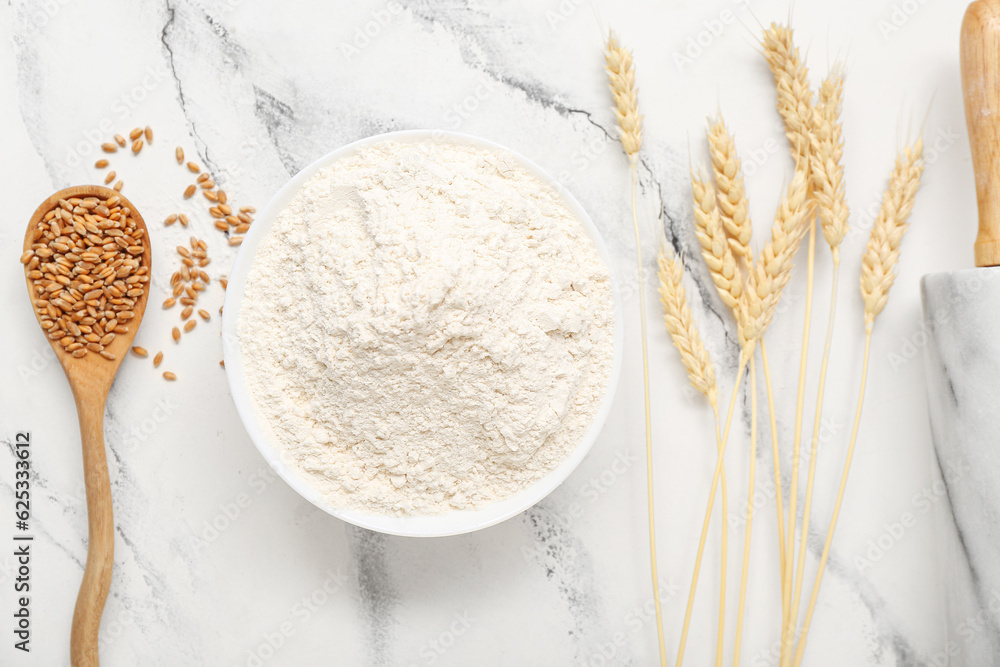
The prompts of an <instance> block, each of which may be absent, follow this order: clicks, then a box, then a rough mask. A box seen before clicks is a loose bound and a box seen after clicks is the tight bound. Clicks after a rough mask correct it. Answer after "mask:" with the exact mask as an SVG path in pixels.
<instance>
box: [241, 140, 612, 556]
mask: <svg viewBox="0 0 1000 667" xmlns="http://www.w3.org/2000/svg"><path fill="white" fill-rule="evenodd" d="M384 141H397V142H400V143H428V142H442V141H444V142H447V143H453V144H460V145H466V146H476V147H479V148H485V149H490V150H501V151H504V152H506V153H508V154H510V155H512V156H513V157H514V158H515V159H516V160H517V162H518V163H519V164H520V165H521V166H522V167H524V168H525V169H527V170H528V171H529V172H531V173H532V174H534V175H535V176H536V177H537V178H539V179H540V180H542V181H543V182H544V183H546V184H548V185H549V186H550V187H551V188H552V189H553V190H554V191H555V192H556V194H557V195H558V197H559V198H560V200H561V201H562V202H563V204H564V205H565V206H566V207H567V208H568V209H569V210H570V211H571V212H572V213H573V215H574V216H575V217H576V218H577V220H579V222H580V224H581V225H583V227H584V229H585V231H586V233H587V235H588V236H589V237H590V238H591V240H592V241H593V243H594V245H595V247H596V248H597V252H598V255H599V256H600V258H601V260H602V261H603V262H604V264H605V266H606V268H607V270H608V274H609V276H610V287H611V297H612V301H613V308H614V332H613V343H612V344H613V350H612V361H611V369H610V372H609V373H608V382H607V385H606V388H605V392H604V397H603V398H602V399H601V404H600V406H599V408H598V410H597V412H595V414H594V417H593V420H592V421H591V424H590V426H589V427H588V428H587V430H586V431H585V432H584V434H583V436H582V438H581V439H580V441H579V442H578V443H577V445H576V447H575V448H574V449H573V450H572V451H571V452H570V454H569V455H568V456H567V457H566V458H565V459H563V461H562V462H561V463H560V464H559V465H558V466H556V467H555V468H554V469H552V470H551V471H549V473H548V474H546V475H545V476H543V477H542V478H540V479H538V480H537V481H535V482H534V483H532V484H531V485H530V486H528V487H526V488H524V489H522V490H521V491H519V492H518V493H516V494H514V495H513V496H510V497H509V498H505V499H503V500H500V501H497V502H493V503H490V504H488V505H486V506H484V507H482V508H481V509H478V510H453V511H449V512H446V513H443V514H435V515H420V516H395V515H386V514H375V513H371V512H364V511H361V510H354V509H343V508H338V507H334V506H331V505H330V504H329V503H328V502H327V501H326V499H325V498H324V496H323V494H322V493H320V492H319V490H317V489H315V488H313V487H312V486H311V485H310V484H309V483H308V482H307V481H306V479H305V478H304V477H303V476H302V475H301V474H299V473H298V472H297V471H296V470H295V469H294V468H293V467H292V466H290V465H288V464H286V463H285V462H284V460H283V459H282V457H281V454H280V453H279V449H278V448H277V447H276V446H275V445H274V444H273V443H272V442H271V439H270V438H269V437H268V436H267V435H266V431H265V430H264V429H263V428H262V426H261V424H260V423H259V419H258V415H257V411H256V409H255V407H254V401H253V399H252V397H251V396H250V392H249V388H248V386H247V384H246V375H245V372H244V365H243V357H242V353H241V350H240V345H239V337H238V329H237V327H238V324H239V314H240V306H241V305H242V301H243V294H244V290H245V287H246V279H247V275H248V274H249V271H250V268H251V267H252V265H253V260H254V257H255V256H256V250H257V247H258V246H259V245H260V242H261V240H262V239H263V238H264V237H265V236H266V235H267V233H268V232H269V231H270V229H271V227H272V225H273V224H274V221H275V218H276V217H277V215H278V214H279V213H280V212H281V211H282V210H283V209H284V208H285V206H286V205H287V204H288V202H289V201H290V200H291V199H292V198H293V197H294V195H295V193H297V192H298V191H299V190H300V189H301V187H302V186H303V185H304V184H305V182H306V181H307V180H309V179H310V178H311V177H312V176H313V175H314V174H315V173H316V172H317V171H319V170H320V169H322V168H324V167H326V166H328V165H331V164H333V163H335V162H338V161H340V160H342V159H344V158H346V157H348V156H350V155H352V154H354V153H356V152H357V151H359V150H361V149H363V148H367V147H368V146H372V145H374V144H377V143H381V142H384ZM228 280H229V282H228V286H227V288H226V296H225V301H224V305H223V314H222V350H223V359H224V363H225V371H226V377H227V379H228V382H229V388H230V394H231V396H232V398H233V402H234V403H235V405H236V411H237V413H238V414H239V417H240V421H242V422H243V426H244V428H245V429H246V431H247V434H248V435H249V436H250V440H251V441H252V442H253V443H254V446H255V447H256V448H257V451H258V452H260V454H261V456H263V457H264V459H265V460H266V461H267V463H268V465H270V466H271V468H272V469H273V470H274V472H275V473H277V475H278V476H279V477H280V478H281V479H283V480H284V481H285V483H286V484H288V485H289V486H290V487H292V489H294V490H295V491H296V492H297V493H298V494H299V495H300V496H302V497H303V498H305V499H306V500H308V501H309V502H311V503H312V504H313V505H315V506H316V507H318V508H319V509H321V510H323V511H324V512H326V513H327V514H330V515H332V516H335V517H337V518H338V519H341V520H342V521H346V522H348V523H350V524H353V525H355V526H359V527H361V528H366V529H368V530H373V531H376V532H379V533H386V534H389V535H398V536H404V537H446V536H451V535H461V534H465V533H471V532H474V531H477V530H481V529H483V528H487V527H489V526H493V525H496V524H498V523H501V522H503V521H506V520H507V519H510V518H511V517H514V516H517V515H518V514H521V513H522V512H524V511H526V510H528V509H530V508H531V507H532V506H534V505H535V504H537V503H538V502H540V501H541V500H542V499H544V498H545V497H546V496H548V495H549V494H550V493H551V492H552V491H554V490H555V489H556V488H557V487H558V486H559V485H560V484H562V483H563V482H564V481H566V479H567V478H568V477H569V476H570V474H572V472H573V471H574V470H575V469H576V468H577V466H578V465H579V464H580V462H581V461H583V459H584V457H586V455H587V454H588V453H589V452H590V450H591V448H592V447H593V444H594V442H595V441H596V440H597V438H598V436H599V435H600V432H601V430H602V429H603V427H604V423H605V422H606V420H607V417H608V414H609V413H610V411H611V405H612V403H613V401H614V396H615V393H616V390H617V387H618V382H619V378H620V376H621V370H622V357H623V348H624V338H625V336H624V323H623V318H622V305H621V294H620V292H619V285H618V281H617V277H616V275H615V271H614V264H613V263H612V261H611V256H610V253H609V252H608V249H607V247H606V246H605V244H604V241H603V239H602V238H601V235H600V233H599V232H598V230H597V227H596V225H594V222H593V220H592V219H591V218H590V216H589V215H588V214H587V212H586V211H585V210H584V208H583V207H582V206H581V205H580V203H579V202H578V201H577V200H576V198H575V197H573V195H572V194H571V193H570V192H569V191H568V190H566V188H565V187H563V186H562V185H561V184H560V183H559V182H558V181H556V180H555V179H554V178H552V176H550V175H549V174H548V173H547V172H545V171H544V170H543V169H542V168H541V167H539V166H538V165H536V164H535V163H534V162H532V161H531V160H530V159H528V158H527V157H525V156H524V155H522V154H520V153H518V152H517V151H514V150H511V149H509V148H507V147H505V146H502V145H500V144H497V143H495V142H492V141H489V140H486V139H482V138H480V137H476V136H473V135H470V134H464V133H461V132H452V131H445V130H401V131H396V132H386V133H382V134H376V135H372V136H369V137H365V138H363V139H359V140H357V141H354V142H351V143H349V144H346V145H344V146H341V147H340V148H337V149H336V150H333V151H331V152H329V153H327V154H325V155H323V156H322V157H320V158H319V159H317V160H315V161H313V162H312V163H310V164H309V165H308V166H306V167H305V168H303V169H302V170H301V171H299V172H298V173H297V174H296V175H295V176H293V177H292V178H291V179H289V180H288V182H286V183H285V184H284V185H283V186H282V187H281V189H279V190H278V192H276V193H275V194H274V196H273V197H271V199H270V201H269V202H268V204H267V206H265V207H264V208H263V209H262V210H261V211H260V213H259V214H258V215H257V217H256V218H255V220H254V224H253V225H252V226H251V227H250V230H249V231H248V232H247V234H246V236H245V237H244V240H243V243H242V245H241V246H240V249H239V251H238V253H237V256H236V261H235V263H234V264H233V268H232V270H231V271H230V273H229V279H228Z"/></svg>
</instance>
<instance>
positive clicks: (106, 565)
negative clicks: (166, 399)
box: [24, 185, 152, 667]
mask: <svg viewBox="0 0 1000 667" xmlns="http://www.w3.org/2000/svg"><path fill="white" fill-rule="evenodd" d="M113 195H117V196H118V197H119V198H120V199H121V204H122V206H127V207H129V208H130V209H131V213H130V214H129V216H130V217H132V218H134V219H135V222H136V226H137V227H138V228H139V229H142V230H144V239H145V240H144V243H143V247H144V250H143V253H142V265H143V266H147V267H150V270H151V267H152V265H151V258H150V248H149V245H150V241H149V232H148V230H146V223H145V222H144V221H143V219H142V216H141V215H139V212H138V211H137V210H136V208H135V206H133V205H132V203H131V202H130V201H128V199H126V198H125V197H122V196H121V194H119V193H117V192H115V191H114V190H111V189H109V188H105V187H100V186H97V185H82V186H77V187H72V188H67V189H65V190H60V191H59V192H57V193H55V194H54V195H52V196H51V197H49V198H48V199H46V200H45V201H44V202H43V203H42V205H41V206H39V207H38V208H37V209H36V210H35V213H34V214H33V215H32V216H31V220H30V222H28V230H27V233H26V234H25V237H24V249H25V250H26V251H27V250H30V249H31V245H32V244H33V243H34V230H35V229H36V227H37V225H38V222H39V221H41V220H42V219H43V218H44V217H45V214H46V213H48V212H49V211H51V210H52V209H54V208H57V207H58V206H59V200H60V199H69V198H71V197H81V198H82V197H99V198H101V199H102V200H104V199H107V198H109V197H111V196H113ZM27 283H28V296H29V298H30V299H31V302H32V305H33V306H36V308H35V309H34V310H35V317H36V318H38V320H39V323H40V322H41V319H42V318H41V316H40V315H39V314H38V309H37V298H36V293H35V289H34V285H33V283H32V280H31V279H30V278H27ZM148 297H149V283H145V288H144V290H143V294H142V295H141V296H139V297H137V298H136V304H135V308H134V309H133V311H132V312H134V313H135V317H134V318H133V319H132V320H131V322H130V324H129V327H128V329H129V330H128V333H123V334H119V335H117V336H116V337H115V339H114V340H113V341H111V342H110V344H109V345H108V346H107V348H106V349H107V350H108V351H109V352H111V353H112V354H114V355H115V358H114V359H113V360H108V359H105V358H104V357H102V356H100V355H99V354H87V355H86V356H84V357H82V358H76V357H73V356H72V355H71V354H70V353H68V352H66V351H65V350H64V349H63V347H62V345H60V344H59V341H54V340H51V339H50V338H49V337H48V336H46V340H48V341H49V343H50V344H51V345H52V349H53V351H54V352H55V354H56V358H58V359H59V363H60V364H62V367H63V370H64V371H65V372H66V379H67V380H69V386H70V388H71V389H72V390H73V397H74V398H75V399H76V412H77V415H78V417H79V419H80V439H81V441H82V443H83V473H84V480H85V483H86V488H87V519H88V522H89V530H88V539H87V566H86V568H85V569H84V571H83V583H81V584H80V593H79V594H78V595H77V598H76V609H75V610H74V611H73V629H72V632H71V634H70V658H71V662H72V664H73V667H93V666H96V665H98V664H99V659H98V653H97V639H98V632H99V631H100V627H101V614H102V613H103V611H104V603H105V601H106V600H107V598H108V590H109V588H110V587H111V570H112V567H113V566H114V551H115V528H114V517H113V514H112V507H111V482H110V480H109V478H108V461H107V457H106V455H105V452H104V406H105V403H106V401H107V398H108V390H109V389H111V383H112V381H113V380H114V379H115V374H116V373H117V372H118V367H119V366H120V365H121V362H122V360H123V359H124V358H125V355H126V354H127V353H128V351H129V348H130V347H131V345H132V340H133V339H134V338H135V333H136V331H137V330H138V329H139V323H140V322H141V321H142V315H143V313H144V312H145V311H146V301H147V300H148Z"/></svg>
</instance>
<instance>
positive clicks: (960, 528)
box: [921, 0, 1000, 667]
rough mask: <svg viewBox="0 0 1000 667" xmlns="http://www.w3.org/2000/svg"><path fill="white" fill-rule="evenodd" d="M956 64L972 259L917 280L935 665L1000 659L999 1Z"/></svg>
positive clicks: (974, 27) (986, 11) (989, 0)
mask: <svg viewBox="0 0 1000 667" xmlns="http://www.w3.org/2000/svg"><path fill="white" fill-rule="evenodd" d="M961 63H962V89H963V92H964V95H965V120H966V125H967V126H968V130H969V140H970V144H971V148H972V163H973V168H974V170H975V175H976V196H977V199H978V203H979V234H978V236H977V237H976V243H975V262H976V267H977V268H975V269H969V270H964V271H955V272H949V273H939V274H934V275H929V276H925V277H924V279H923V282H922V284H921V288H922V295H923V307H924V323H925V328H926V330H927V332H928V345H927V354H926V364H927V382H928V402H929V411H930V420H931V430H932V435H933V439H934V447H935V450H936V454H937V459H938V464H939V466H940V469H941V473H942V477H943V479H944V483H945V485H946V488H947V495H948V498H949V499H950V502H951V508H952V512H953V514H954V520H955V528H954V530H957V533H958V535H957V538H958V539H953V540H948V541H947V542H949V543H951V544H953V545H955V546H954V547H952V551H951V553H946V554H944V557H945V559H946V562H945V563H944V565H945V566H946V568H947V569H946V572H947V573H948V574H947V575H946V576H947V584H948V585H947V591H948V593H947V595H948V600H947V603H948V618H949V638H948V642H947V645H946V646H944V647H942V649H943V651H942V657H943V656H947V662H944V663H940V664H947V665H968V666H970V667H971V666H973V665H975V666H976V667H979V666H981V665H1000V0H977V2H973V3H972V4H971V5H970V6H969V8H968V10H967V11H966V13H965V20H964V21H963V23H962V36H961ZM941 232H942V233H948V232H947V231H946V230H945V228H943V227H942V229H941ZM934 664H938V663H934Z"/></svg>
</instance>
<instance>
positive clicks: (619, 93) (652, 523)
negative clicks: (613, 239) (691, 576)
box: [604, 31, 667, 667]
mask: <svg viewBox="0 0 1000 667" xmlns="http://www.w3.org/2000/svg"><path fill="white" fill-rule="evenodd" d="M604 64H605V71H606V72H607V74H608V86H609V87H610V89H611V97H612V99H613V100H614V102H615V117H616V118H617V119H618V135H619V136H620V137H621V142H622V148H623V149H624V150H625V155H627V156H628V160H629V173H630V175H631V195H632V197H631V198H632V229H633V232H634V234H635V260H636V277H637V279H638V282H639V290H638V291H639V321H640V332H641V335H642V388H643V399H644V401H643V402H644V408H645V418H646V497H647V507H648V515H649V570H650V576H651V577H652V579H653V604H654V606H655V608H656V637H657V641H658V644H659V650H660V665H661V666H662V667H666V665H667V646H666V642H665V640H664V637H663V610H662V605H661V604H660V581H659V575H658V574H657V566H656V519H655V512H654V509H655V503H654V502H653V436H652V416H651V409H650V400H649V343H648V340H647V338H648V337H647V334H646V289H645V288H646V272H645V269H644V264H643V260H642V235H641V234H640V233H639V216H638V212H637V208H636V191H637V190H638V189H639V170H638V164H639V149H640V148H641V147H642V116H640V115H639V102H638V89H637V88H636V85H635V66H634V64H633V62H632V54H630V53H629V52H628V51H626V50H625V48H624V47H622V45H621V43H620V42H619V41H618V37H617V35H615V33H614V32H613V31H612V32H609V33H608V41H607V44H606V45H605V49H604Z"/></svg>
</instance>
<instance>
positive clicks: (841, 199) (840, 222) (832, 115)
mask: <svg viewBox="0 0 1000 667" xmlns="http://www.w3.org/2000/svg"><path fill="white" fill-rule="evenodd" d="M843 91H844V76H843V72H842V70H841V69H840V68H839V67H835V68H834V69H833V71H831V72H830V74H829V75H828V76H827V77H826V79H824V81H823V84H822V85H821V86H820V90H819V102H818V105H817V107H816V111H817V113H816V114H815V116H814V120H815V127H814V128H813V132H812V136H811V139H810V141H811V147H810V154H809V166H810V180H811V182H810V185H811V190H812V191H811V195H812V197H813V199H815V201H816V207H817V209H818V213H819V219H820V222H821V223H822V225H823V236H824V238H825V239H826V242H827V244H828V245H829V246H830V249H831V250H832V251H833V257H834V262H839V261H840V243H841V242H842V241H843V240H844V236H846V235H847V227H848V218H849V215H850V211H849V209H848V207H847V203H846V201H845V194H844V166H843V164H842V157H843V153H844V140H843V137H842V135H841V121H840V109H841V99H842V97H843Z"/></svg>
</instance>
